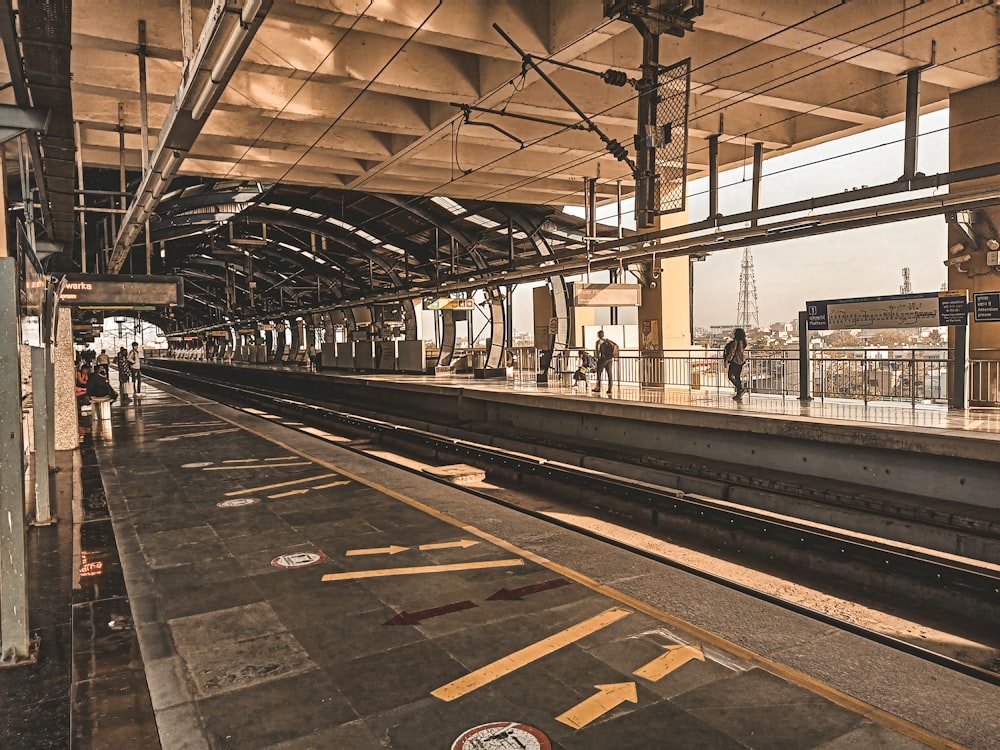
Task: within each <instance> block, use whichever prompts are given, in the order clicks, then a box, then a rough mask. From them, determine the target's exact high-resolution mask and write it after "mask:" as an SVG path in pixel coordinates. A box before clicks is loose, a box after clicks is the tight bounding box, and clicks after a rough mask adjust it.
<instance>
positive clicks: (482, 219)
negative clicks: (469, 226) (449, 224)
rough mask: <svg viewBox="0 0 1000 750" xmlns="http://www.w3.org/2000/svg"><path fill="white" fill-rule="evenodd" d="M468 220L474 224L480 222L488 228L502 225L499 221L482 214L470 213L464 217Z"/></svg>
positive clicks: (479, 223)
mask: <svg viewBox="0 0 1000 750" xmlns="http://www.w3.org/2000/svg"><path fill="white" fill-rule="evenodd" d="M464 219H465V220H466V221H471V222H472V223H473V224H478V225H479V226H481V227H486V228H487V229H494V228H496V227H498V226H500V222H499V221H493V220H492V219H487V218H486V217H485V216H480V215H479V214H469V215H468V216H466V217H464Z"/></svg>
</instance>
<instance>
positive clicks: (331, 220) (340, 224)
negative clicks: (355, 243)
mask: <svg viewBox="0 0 1000 750" xmlns="http://www.w3.org/2000/svg"><path fill="white" fill-rule="evenodd" d="M326 223H327V224H333V225H334V226H335V227H340V228H341V229H346V230H347V231H348V232H353V231H354V230H355V229H357V227H356V226H354V225H353V224H348V223H347V222H346V221H341V220H340V219H334V218H333V217H332V216H330V217H328V218H327V220H326Z"/></svg>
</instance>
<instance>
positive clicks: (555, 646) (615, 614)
mask: <svg viewBox="0 0 1000 750" xmlns="http://www.w3.org/2000/svg"><path fill="white" fill-rule="evenodd" d="M630 614H632V613H631V612H630V611H629V610H627V609H622V608H621V607H611V609H606V610H604V611H603V612H601V613H600V614H599V615H594V616H593V617H589V618H587V619H586V620H584V621H583V622H578V623H577V624H576V625H572V626H570V627H568V628H566V629H565V630H561V631H559V632H558V633H555V634H553V635H550V636H549V637H548V638H543V639H542V640H540V641H538V642H537V643H532V644H531V645H530V646H525V647H524V648H522V649H520V650H518V651H515V652H514V653H512V654H508V655H507V656H504V657H503V658H501V659H497V660H496V661H494V662H491V663H490V664H487V665H486V666H485V667H480V668H479V669H477V670H476V671H475V672H469V674H467V675H465V676H464V677H459V678H458V679H457V680H453V681H452V682H449V683H448V684H447V685H442V686H441V687H439V688H438V689H437V690H432V691H431V695H433V696H434V697H435V698H440V699H441V700H443V701H453V700H455V699H456V698H461V697H462V696H463V695H466V694H467V693H471V692H472V691H473V690H478V689H479V688H481V687H483V686H484V685H488V684H489V683H491V682H493V681H494V680H496V679H498V678H500V677H503V676H504V675H507V674H510V673H511V672H514V671H516V670H518V669H520V668H521V667H523V666H525V665H527V664H530V663H531V662H533V661H535V660H536V659H541V658H542V657H543V656H547V655H548V654H551V653H553V652H555V651H558V650H559V649H561V648H563V647H564V646H568V645H570V644H571V643H576V642H577V641H579V640H580V639H582V638H586V637H587V636H588V635H591V634H592V633H596V632H597V631H598V630H601V629H603V628H606V627H608V625H611V624H613V623H616V622H618V621H619V620H620V619H622V618H623V617H628V616H629V615H630Z"/></svg>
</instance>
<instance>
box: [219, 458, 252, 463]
mask: <svg viewBox="0 0 1000 750" xmlns="http://www.w3.org/2000/svg"><path fill="white" fill-rule="evenodd" d="M259 460H260V459H257V458H229V459H226V460H225V461H223V462H222V463H224V464H252V463H253V462H254V461H259Z"/></svg>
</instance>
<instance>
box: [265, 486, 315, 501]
mask: <svg viewBox="0 0 1000 750" xmlns="http://www.w3.org/2000/svg"><path fill="white" fill-rule="evenodd" d="M308 491H309V489H308V488H306V489H304V490H289V491H288V492H279V493H278V494H277V495H268V496H267V498H268V500H277V499H278V498H279V497H291V496H292V495H304V494H306V493H307V492H308Z"/></svg>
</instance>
